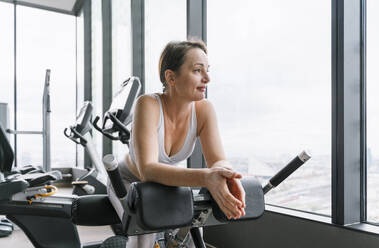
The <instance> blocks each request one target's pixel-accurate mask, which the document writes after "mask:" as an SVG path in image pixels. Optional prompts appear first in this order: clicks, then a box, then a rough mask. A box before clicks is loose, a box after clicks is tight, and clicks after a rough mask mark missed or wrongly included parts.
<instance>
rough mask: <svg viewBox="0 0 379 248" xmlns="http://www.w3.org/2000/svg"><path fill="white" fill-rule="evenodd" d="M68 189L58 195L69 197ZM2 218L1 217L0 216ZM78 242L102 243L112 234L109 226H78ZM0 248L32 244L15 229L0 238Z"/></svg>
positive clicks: (60, 190)
mask: <svg viewBox="0 0 379 248" xmlns="http://www.w3.org/2000/svg"><path fill="white" fill-rule="evenodd" d="M70 192H71V189H70V188H59V193H58V194H60V195H70ZM0 217H3V216H0ZM78 232H79V237H80V241H81V242H82V243H87V242H93V241H102V240H105V239H106V238H108V237H111V236H113V235H114V234H113V232H112V230H111V228H110V227H109V226H99V227H91V226H78ZM0 247H1V248H33V245H32V243H31V242H30V241H29V239H28V238H27V237H26V235H25V234H24V232H23V231H22V230H20V228H18V227H16V228H15V230H14V231H13V233H12V234H11V235H10V236H8V237H4V238H0Z"/></svg>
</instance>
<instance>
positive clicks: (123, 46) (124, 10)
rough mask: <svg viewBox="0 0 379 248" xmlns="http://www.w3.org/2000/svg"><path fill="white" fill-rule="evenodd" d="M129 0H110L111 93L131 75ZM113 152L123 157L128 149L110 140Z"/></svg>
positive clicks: (120, 157) (119, 157)
mask: <svg viewBox="0 0 379 248" xmlns="http://www.w3.org/2000/svg"><path fill="white" fill-rule="evenodd" d="M131 32H132V27H131V1H130V0H128V1H126V0H113V1H112V80H113V95H114V94H115V93H116V92H117V91H118V90H119V87H120V85H121V84H122V82H124V81H125V80H126V79H127V78H129V77H131V76H132V33H131ZM112 145H113V154H117V156H118V159H119V160H121V159H124V158H125V154H126V152H127V151H128V148H127V146H126V145H124V144H122V143H121V142H119V141H117V142H112Z"/></svg>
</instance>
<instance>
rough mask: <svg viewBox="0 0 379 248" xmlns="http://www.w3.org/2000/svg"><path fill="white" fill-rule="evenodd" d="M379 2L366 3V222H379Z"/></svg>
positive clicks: (373, 0)
mask: <svg viewBox="0 0 379 248" xmlns="http://www.w3.org/2000/svg"><path fill="white" fill-rule="evenodd" d="M378 11H379V2H378V1H375V0H367V160H366V161H367V220H368V221H370V222H376V223H378V222H379V208H378V206H379V129H378V125H379V115H378V113H379V103H378V92H379V83H378V81H379V71H378V69H377V67H378V64H379V48H378V44H379V30H378V28H377V27H378V25H379V16H378V15H377V12H378Z"/></svg>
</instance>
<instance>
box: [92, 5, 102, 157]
mask: <svg viewBox="0 0 379 248" xmlns="http://www.w3.org/2000/svg"><path fill="white" fill-rule="evenodd" d="M91 20H92V23H91V25H92V27H91V37H92V39H91V42H92V105H93V116H94V117H95V116H99V117H101V118H102V117H103V36H102V34H103V31H102V30H103V29H102V10H101V0H93V1H91ZM92 134H93V137H94V143H95V147H96V150H97V152H98V154H100V156H101V157H102V154H103V137H102V134H101V133H99V132H92Z"/></svg>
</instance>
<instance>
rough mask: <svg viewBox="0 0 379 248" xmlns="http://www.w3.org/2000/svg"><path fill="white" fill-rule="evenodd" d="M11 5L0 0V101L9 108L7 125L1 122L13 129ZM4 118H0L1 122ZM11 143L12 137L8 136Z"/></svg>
mask: <svg viewBox="0 0 379 248" xmlns="http://www.w3.org/2000/svg"><path fill="white" fill-rule="evenodd" d="M13 8H14V7H13V5H11V4H8V3H1V2H0V30H1V31H2V33H3V36H2V38H1V39H0V54H1V56H0V68H1V70H0V89H1V90H0V103H7V105H8V109H9V119H8V121H7V122H9V123H8V124H9V126H7V127H6V126H5V125H8V124H5V123H2V125H3V127H4V128H11V129H14V87H13V86H14V79H13V72H14V68H13V65H14V60H13V54H14V48H13V47H14V39H13V35H14V25H13V18H14V16H13V12H14V9H13ZM2 121H4V120H0V122H2ZM10 141H11V142H12V143H13V137H10Z"/></svg>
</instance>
